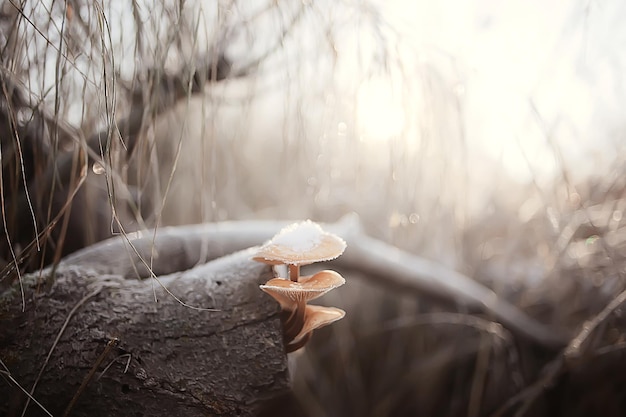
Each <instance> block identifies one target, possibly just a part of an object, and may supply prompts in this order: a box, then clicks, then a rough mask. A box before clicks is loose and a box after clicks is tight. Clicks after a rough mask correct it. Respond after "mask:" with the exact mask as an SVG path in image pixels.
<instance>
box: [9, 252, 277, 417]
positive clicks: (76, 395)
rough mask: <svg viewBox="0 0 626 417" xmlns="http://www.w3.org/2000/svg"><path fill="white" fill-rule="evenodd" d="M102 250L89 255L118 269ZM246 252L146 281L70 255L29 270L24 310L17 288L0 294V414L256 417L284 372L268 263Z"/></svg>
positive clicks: (26, 279) (114, 261) (174, 266)
mask: <svg viewBox="0 0 626 417" xmlns="http://www.w3.org/2000/svg"><path fill="white" fill-rule="evenodd" d="M104 248H107V246H106V244H105V245H104V246H99V247H97V248H89V249H87V253H88V254H89V256H93V258H92V261H93V263H94V264H95V265H98V264H99V261H102V262H106V261H107V260H108V261H109V262H110V264H111V265H115V263H116V261H117V259H116V258H114V257H111V254H110V253H107V252H106V250H104ZM99 250H101V251H99ZM119 255H120V256H122V254H119ZM250 257H251V254H250V252H249V251H243V252H238V253H235V254H232V255H229V256H226V257H219V258H217V259H215V260H213V261H211V262H208V263H206V264H201V265H198V266H196V267H193V268H190V269H187V270H184V269H180V268H178V267H179V265H178V264H177V263H176V262H172V265H173V267H172V268H170V269H171V270H170V273H164V274H160V275H159V276H156V275H155V276H153V277H152V278H151V279H147V280H138V279H136V278H135V277H131V276H128V275H126V274H121V273H119V272H120V271H119V270H117V269H116V268H110V270H109V272H108V273H106V272H103V271H102V269H98V268H97V267H96V268H92V267H90V265H89V262H84V263H81V262H77V263H72V262H71V260H69V261H66V262H63V263H62V264H61V265H59V266H58V267H57V269H56V270H52V269H47V270H44V271H43V272H42V273H40V274H30V275H27V276H24V277H23V281H22V284H23V286H24V293H25V306H26V307H25V310H24V311H22V299H21V294H20V290H19V286H18V285H14V286H13V287H12V288H11V289H10V290H9V291H7V292H5V293H4V294H2V295H1V297H0V329H1V330H0V360H1V363H0V375H2V377H3V378H2V379H3V381H0V415H7V416H20V415H24V413H23V410H24V409H25V408H26V413H25V415H28V416H39V415H42V416H43V415H54V416H66V415H71V416H113V415H115V416H156V415H184V416H207V415H210V416H218V415H229V416H231V415H254V414H255V413H256V411H257V410H258V409H259V407H260V406H261V405H262V403H263V402H264V400H266V399H269V398H272V397H275V396H277V395H280V394H283V393H284V392H285V390H287V389H288V371H287V364H286V355H285V351H284V346H283V342H282V330H281V324H280V318H279V314H278V313H279V309H278V305H277V304H276V303H273V302H271V301H270V299H269V298H268V297H267V296H266V295H265V294H264V293H262V292H261V291H260V290H259V287H258V285H259V284H260V283H263V282H265V281H267V280H268V279H269V278H270V277H271V270H270V269H269V268H268V267H266V266H264V265H262V264H259V263H256V262H253V261H251V260H250ZM164 261H166V260H165V259H164ZM179 271H184V272H179ZM30 398H32V400H31V399H30Z"/></svg>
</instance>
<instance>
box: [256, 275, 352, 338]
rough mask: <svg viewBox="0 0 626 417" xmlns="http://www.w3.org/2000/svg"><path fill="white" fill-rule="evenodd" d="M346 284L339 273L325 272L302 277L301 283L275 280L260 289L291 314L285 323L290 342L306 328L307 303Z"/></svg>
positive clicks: (286, 336)
mask: <svg viewBox="0 0 626 417" xmlns="http://www.w3.org/2000/svg"><path fill="white" fill-rule="evenodd" d="M345 282H346V280H345V279H344V278H343V277H342V276H341V275H339V274H338V273H337V272H335V271H330V270H325V271H320V272H318V273H316V274H314V275H311V276H307V277H302V278H301V279H300V281H299V282H293V281H290V280H287V279H283V278H273V279H270V280H269V281H268V282H267V283H266V284H265V285H261V286H260V287H261V289H262V290H263V291H265V292H266V293H268V294H269V295H271V296H272V297H273V298H274V299H275V300H276V301H278V303H279V304H280V306H281V308H282V310H283V311H290V312H291V314H290V315H289V318H287V320H286V321H285V323H284V329H285V340H287V341H289V340H291V339H292V338H293V337H295V336H296V335H297V334H298V333H299V332H300V331H301V330H302V328H303V326H304V322H305V307H306V303H307V302H308V301H310V300H313V299H315V298H318V297H321V296H322V295H324V294H326V293H327V292H328V291H330V290H332V289H335V288H337V287H340V286H342V285H343V284H345Z"/></svg>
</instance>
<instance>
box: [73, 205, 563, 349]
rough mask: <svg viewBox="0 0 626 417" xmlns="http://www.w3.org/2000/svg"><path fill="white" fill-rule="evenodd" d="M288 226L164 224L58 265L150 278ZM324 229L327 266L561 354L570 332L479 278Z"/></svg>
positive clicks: (359, 235) (352, 227)
mask: <svg viewBox="0 0 626 417" xmlns="http://www.w3.org/2000/svg"><path fill="white" fill-rule="evenodd" d="M287 224H289V222H284V221H236V222H222V223H207V224H202V225H191V226H178V227H164V228H161V229H158V231H157V233H154V232H147V233H143V234H139V235H134V236H132V237H130V236H129V237H122V238H119V239H112V240H109V241H106V242H102V243H99V244H97V245H94V246H93V247H92V248H87V249H86V250H83V251H80V252H78V253H76V254H75V255H72V256H70V257H68V258H67V259H66V261H65V262H67V263H72V264H77V265H89V266H90V267H91V268H94V270H97V271H99V272H101V273H115V274H120V275H122V276H127V277H136V276H139V277H144V278H145V277H149V276H150V275H151V274H152V273H154V274H157V275H159V274H166V273H170V272H172V271H174V270H182V269H185V268H191V267H192V266H193V265H195V264H197V263H199V262H206V261H207V260H210V259H214V258H216V257H219V256H223V255H225V254H228V253H232V252H234V251H237V250H241V249H244V248H249V247H252V246H255V245H260V244H262V243H263V242H264V241H266V240H268V239H270V238H271V237H272V236H273V235H274V234H276V233H277V232H278V231H279V230H280V229H281V228H282V227H284V226H285V225H287ZM323 227H324V229H325V230H327V231H329V232H332V233H335V234H337V235H339V236H341V237H342V238H343V239H345V240H346V242H347V248H346V251H345V253H344V254H343V255H342V256H341V257H339V258H337V259H336V260H333V261H331V265H332V266H333V267H334V268H336V269H339V270H344V271H346V272H349V271H358V272H360V273H361V275H362V276H364V277H365V278H370V279H373V280H375V281H377V282H378V283H379V284H383V285H386V286H390V287H394V288H396V289H400V290H403V291H407V290H408V291H411V292H414V293H415V294H416V295H418V296H420V295H421V296H423V295H426V296H431V297H435V298H437V299H439V300H444V301H447V302H450V303H453V304H457V305H462V306H464V307H468V308H472V309H478V310H480V311H483V312H485V313H487V314H488V315H490V317H491V318H493V319H494V320H495V321H498V322H500V323H502V325H504V326H505V327H506V328H508V329H509V330H510V331H511V332H513V333H514V334H516V335H519V336H521V337H523V338H525V339H526V340H530V341H531V342H533V343H536V344H538V345H539V346H542V347H545V348H548V349H560V348H562V347H564V346H565V345H566V344H567V342H568V341H569V338H570V337H569V336H570V335H567V334H564V333H563V332H562V330H561V329H554V328H550V327H548V326H546V325H544V324H542V323H540V322H538V321H536V320H534V319H533V318H531V317H530V316H528V315H527V314H525V313H524V312H523V311H522V310H520V309H519V308H517V307H516V306H514V305H513V304H511V303H509V302H508V301H507V300H506V299H504V298H503V297H501V296H499V295H498V294H496V293H495V292H494V291H492V290H491V289H490V288H488V287H486V286H484V285H482V284H480V283H479V282H478V281H476V280H473V279H471V278H469V277H467V276H465V275H463V274H461V273H459V272H458V271H454V270H452V269H450V268H447V267H445V266H443V265H441V264H438V263H437V262H434V261H431V260H428V259H424V258H421V257H419V256H416V255H414V254H410V253H407V252H405V251H402V250H400V249H398V248H395V247H393V246H392V245H389V244H386V243H385V242H381V241H379V240H376V239H373V238H371V237H369V236H367V234H366V233H365V232H364V231H363V230H362V228H361V226H360V223H359V221H358V218H357V217H355V216H346V217H345V218H343V219H341V220H340V221H338V222H337V223H332V224H325V225H324V226H323ZM97 254H106V256H97ZM150 270H152V272H151V271H150Z"/></svg>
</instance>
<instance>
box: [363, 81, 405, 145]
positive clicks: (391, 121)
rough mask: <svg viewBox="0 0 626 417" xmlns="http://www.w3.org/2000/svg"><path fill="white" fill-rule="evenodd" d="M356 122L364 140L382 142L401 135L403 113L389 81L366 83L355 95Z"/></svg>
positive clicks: (403, 125)
mask: <svg viewBox="0 0 626 417" xmlns="http://www.w3.org/2000/svg"><path fill="white" fill-rule="evenodd" d="M356 114H357V121H358V126H359V129H360V130H361V132H360V133H361V137H363V138H364V139H365V140H372V141H384V140H388V139H390V138H393V137H397V136H399V135H400V134H402V132H403V130H404V128H405V121H406V120H405V111H404V109H403V106H402V101H401V96H400V95H398V94H395V92H394V90H393V88H392V86H391V85H390V83H389V80H372V81H368V82H366V83H365V84H363V85H362V86H361V88H359V91H358V93H357V110H356Z"/></svg>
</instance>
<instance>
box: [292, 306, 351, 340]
mask: <svg viewBox="0 0 626 417" xmlns="http://www.w3.org/2000/svg"><path fill="white" fill-rule="evenodd" d="M345 315H346V312H345V311H343V310H342V309H340V308H335V307H324V306H314V305H308V306H306V310H305V311H304V326H302V330H300V333H298V335H297V336H296V337H294V339H293V341H292V342H291V343H297V342H298V341H299V340H301V339H302V338H303V337H304V336H305V335H306V334H308V333H310V332H312V331H313V330H315V329H319V328H320V327H324V326H328V325H329V324H331V323H334V322H336V321H337V320H341V319H342V318H343V317H344V316H345Z"/></svg>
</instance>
